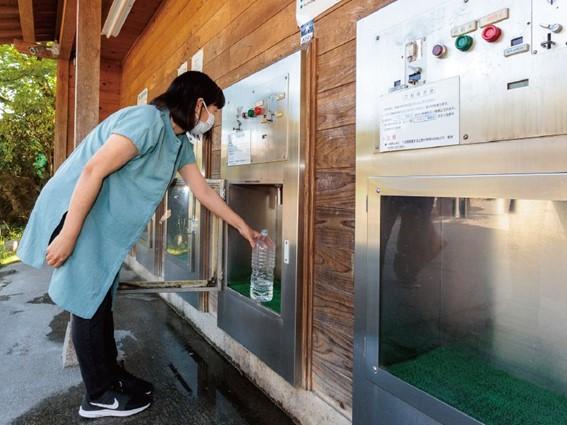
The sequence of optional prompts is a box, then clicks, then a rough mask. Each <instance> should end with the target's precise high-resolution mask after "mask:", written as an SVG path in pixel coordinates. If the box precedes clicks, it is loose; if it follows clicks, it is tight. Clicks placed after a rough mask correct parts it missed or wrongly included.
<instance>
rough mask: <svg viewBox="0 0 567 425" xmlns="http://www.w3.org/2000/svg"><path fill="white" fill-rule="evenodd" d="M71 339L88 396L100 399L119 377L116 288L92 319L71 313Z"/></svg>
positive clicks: (55, 232) (57, 231) (57, 230)
mask: <svg viewBox="0 0 567 425" xmlns="http://www.w3.org/2000/svg"><path fill="white" fill-rule="evenodd" d="M66 215H67V213H65V214H63V217H62V218H61V222H60V223H59V224H58V225H57V227H56V228H55V230H54V231H53V233H52V234H51V238H50V240H49V243H51V241H52V240H53V239H54V238H55V236H57V235H58V234H59V232H60V231H61V228H62V227H63V223H64V222H65V216H66ZM71 338H72V340H73V344H74V345H75V351H76V353H77V359H78V360H79V367H80V369H81V376H82V377H83V382H84V384H85V388H86V391H87V395H88V397H89V398H96V397H97V396H99V395H100V394H102V393H103V392H104V391H106V390H107V389H108V388H109V387H110V385H111V384H112V383H113V382H114V380H115V377H116V370H117V364H116V357H117V355H118V351H117V349H116V341H115V340H114V319H113V317H112V286H111V287H110V289H109V290H108V293H107V294H106V296H105V297H104V300H103V301H102V303H101V304H100V306H99V307H98V309H97V311H96V312H95V314H94V316H93V317H92V318H90V319H83V318H82V317H79V316H76V315H74V314H72V313H71Z"/></svg>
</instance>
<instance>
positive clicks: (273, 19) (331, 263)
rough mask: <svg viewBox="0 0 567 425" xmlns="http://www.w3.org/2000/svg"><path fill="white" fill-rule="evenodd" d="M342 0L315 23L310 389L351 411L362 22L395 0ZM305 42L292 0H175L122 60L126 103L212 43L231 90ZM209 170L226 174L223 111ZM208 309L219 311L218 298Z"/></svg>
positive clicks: (221, 77) (160, 86)
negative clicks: (222, 162) (357, 38)
mask: <svg viewBox="0 0 567 425" xmlns="http://www.w3.org/2000/svg"><path fill="white" fill-rule="evenodd" d="M388 2H389V1H386V0H343V1H342V2H340V3H339V4H338V5H337V6H336V7H334V8H332V9H331V10H330V11H327V12H326V13H325V14H323V15H322V16H320V17H319V18H318V19H317V20H316V22H315V36H316V38H317V43H318V45H317V55H318V56H317V59H316V70H317V87H316V93H317V95H316V97H317V99H316V102H315V110H316V116H315V119H314V123H315V126H316V133H315V153H314V155H315V156H314V162H315V164H314V167H315V199H314V220H315V233H314V245H315V248H314V259H313V261H314V275H313V280H314V282H313V293H312V297H313V300H312V306H313V312H312V322H313V325H312V348H313V351H312V356H311V362H312V364H311V370H312V375H311V383H310V384H311V385H310V386H311V388H312V389H313V391H315V392H316V393H317V394H318V395H319V396H320V397H321V398H323V399H325V400H326V401H327V402H328V403H330V404H331V405H333V406H334V407H335V408H336V409H338V410H339V411H341V412H342V413H343V414H345V415H346V416H348V417H350V416H351V412H352V369H353V317H354V312H353V303H354V300H353V298H354V280H353V252H354V208H355V125H354V124H355V34H356V21H357V20H358V19H359V18H361V17H363V16H366V15H368V14H369V13H371V12H373V11H374V10H376V9H378V8H379V7H380V6H381V5H383V4H386V3H388ZM298 47H299V31H298V28H297V24H296V21H295V1H293V0H255V1H244V0H233V1H230V2H226V1H224V0H208V1H206V2H205V1H204V0H167V1H166V2H165V3H164V4H163V5H162V6H161V7H160V9H159V11H158V12H157V14H156V16H154V18H153V19H152V22H151V23H150V24H149V25H148V26H147V27H146V30H145V31H144V33H143V34H142V35H141V36H140V37H139V38H138V40H137V41H136V43H135V44H134V46H133V48H132V49H131V50H130V52H129V55H128V56H127V57H126V58H125V59H124V61H123V62H122V69H123V73H122V83H121V96H120V99H121V106H126V105H131V104H135V103H136V96H137V94H138V93H139V92H140V91H141V90H143V89H144V88H145V87H147V88H148V90H149V98H150V99H151V98H152V97H154V96H156V95H157V94H159V93H161V92H162V91H163V90H165V89H166V88H167V86H168V84H169V82H170V81H171V80H172V78H174V77H175V76H176V70H177V68H178V66H179V65H180V64H181V62H183V61H185V60H188V61H189V63H190V61H191V56H192V55H193V53H195V52H196V51H197V50H198V49H199V48H203V49H204V59H205V64H204V71H205V72H206V73H208V74H209V75H210V76H211V77H212V78H214V79H215V80H216V81H217V82H218V83H219V85H220V86H221V87H223V88H226V87H228V86H229V85H231V84H233V83H234V82H236V81H238V80H239V79H241V78H243V77H244V76H246V75H249V74H251V73H252V72H254V71H256V70H259V69H261V68H263V67H265V66H266V65H268V64H270V63H272V62H274V61H276V60H277V59H279V58H281V57H284V56H286V55H288V54H290V53H291V52H293V51H294V50H296V49H297V48H298ZM217 118H218V120H217V127H216V128H215V130H216V134H215V138H214V141H213V145H212V149H211V158H210V160H211V162H210V163H211V170H210V175H211V177H213V178H215V177H219V174H220V127H219V126H218V124H220V117H217ZM208 298H209V312H210V314H216V301H217V300H216V297H215V296H213V295H211V296H209V297H208Z"/></svg>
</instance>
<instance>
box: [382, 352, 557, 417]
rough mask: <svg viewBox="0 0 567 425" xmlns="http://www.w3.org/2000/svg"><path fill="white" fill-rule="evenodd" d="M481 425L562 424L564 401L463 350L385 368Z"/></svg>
mask: <svg viewBox="0 0 567 425" xmlns="http://www.w3.org/2000/svg"><path fill="white" fill-rule="evenodd" d="M386 370H388V371H389V372H390V373H392V374H393V375H395V376H397V377H398V378H401V379H403V380H404V381H406V382H408V383H410V384H412V385H414V386H416V387H417V388H420V389H422V390H424V391H425V392H427V393H429V394H431V395H433V396H434V397H436V398H438V399H440V400H443V401H444V402H446V403H448V404H450V405H451V406H453V407H456V408H457V409H459V410H461V411H463V412H465V413H467V414H468V415H469V416H472V417H474V418H476V419H478V420H480V421H482V422H484V423H485V424H486V425H528V424H530V425H536V424H537V425H560V424H567V397H566V396H564V395H562V394H559V393H555V392H553V391H551V390H548V389H546V388H543V387H540V386H538V385H535V384H532V383H530V382H527V381H525V380H522V379H520V378H517V377H515V376H512V375H511V374H509V373H508V372H505V371H503V370H500V369H498V368H497V367H496V366H495V365H494V364H493V363H491V362H490V361H489V360H487V359H484V358H482V357H481V356H480V355H479V354H478V353H476V352H474V351H473V350H470V349H467V348H466V347H462V346H446V347H441V348H437V349H435V350H432V351H430V352H428V353H426V354H423V355H421V356H419V357H417V358H415V359H413V360H410V361H406V362H403V363H398V364H395V365H392V366H388V367H387V368H386Z"/></svg>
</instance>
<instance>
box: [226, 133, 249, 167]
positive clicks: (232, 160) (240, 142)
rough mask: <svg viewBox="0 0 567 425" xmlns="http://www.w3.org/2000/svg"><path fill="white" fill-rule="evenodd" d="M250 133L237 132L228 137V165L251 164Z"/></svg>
mask: <svg viewBox="0 0 567 425" xmlns="http://www.w3.org/2000/svg"><path fill="white" fill-rule="evenodd" d="M250 136H251V134H250V131H249V130H243V131H235V132H234V133H230V134H229V135H228V155H227V156H228V159H227V165H228V166H229V167H230V166H233V165H244V164H250V162H251V157H250V149H251V148H250V140H251V139H250Z"/></svg>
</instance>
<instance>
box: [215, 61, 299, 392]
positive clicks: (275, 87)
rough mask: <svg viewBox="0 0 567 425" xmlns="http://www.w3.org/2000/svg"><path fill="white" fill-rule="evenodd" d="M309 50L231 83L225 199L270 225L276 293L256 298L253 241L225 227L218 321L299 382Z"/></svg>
mask: <svg viewBox="0 0 567 425" xmlns="http://www.w3.org/2000/svg"><path fill="white" fill-rule="evenodd" d="M303 55H304V53H303V52H300V51H298V52H296V53H294V54H292V55H290V56H288V57H286V58H284V59H282V60H280V61H278V62H276V63H274V64H272V65H270V66H268V67H266V68H264V69H262V70H260V71H258V72H255V73H254V74H252V75H250V76H248V77H246V78H244V79H242V80H241V81H239V82H237V83H235V84H233V85H232V86H230V87H228V88H227V89H226V90H225V95H226V98H227V104H226V106H225V107H224V108H223V111H222V114H223V115H222V150H221V175H222V178H223V179H224V180H225V181H226V201H227V203H228V204H229V205H230V207H231V208H233V209H234V210H235V211H236V212H237V213H238V214H239V215H241V216H242V217H243V218H244V219H245V220H246V222H247V223H248V224H249V225H250V226H252V227H253V228H255V229H257V230H258V231H259V230H261V229H267V230H268V232H269V235H270V237H271V238H272V240H273V241H274V242H275V244H276V267H275V281H274V297H273V300H272V301H270V302H265V303H259V302H256V301H254V300H252V299H251V298H250V274H251V252H252V251H251V248H250V245H249V244H248V242H247V241H246V240H244V239H243V238H242V237H241V236H240V235H239V234H238V232H237V231H236V230H234V229H233V228H227V229H226V233H225V238H226V239H225V240H226V242H225V266H224V269H225V271H226V273H225V285H226V286H225V290H224V291H222V292H221V293H220V297H219V311H218V323H219V327H220V328H222V329H223V330H225V331H226V332H227V333H229V334H230V335H231V336H232V337H233V338H235V339H236V340H237V341H238V342H240V343H241V344H242V345H244V346H245V347H247V348H248V349H249V350H250V351H252V352H253V353H254V354H256V355H257V356H258V357H260V358H261V359H262V360H263V361H265V362H266V363H267V364H268V365H269V366H270V367H271V368H272V369H273V370H275V371H276V372H277V373H279V374H280V375H281V376H283V377H284V378H285V379H287V380H288V381H290V382H292V383H294V382H297V380H298V379H299V378H298V374H299V362H298V360H297V357H298V355H299V343H298V341H297V339H298V335H297V330H296V328H297V323H298V308H297V297H298V285H299V278H298V276H299V272H300V262H299V259H300V224H301V222H300V217H301V211H302V205H301V197H300V196H299V193H301V191H302V190H303V181H302V179H303V176H302V170H301V164H302V161H303V158H302V157H301V141H302V131H301V130H300V113H301V91H302V79H301V73H302V70H301V65H302V57H303Z"/></svg>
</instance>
